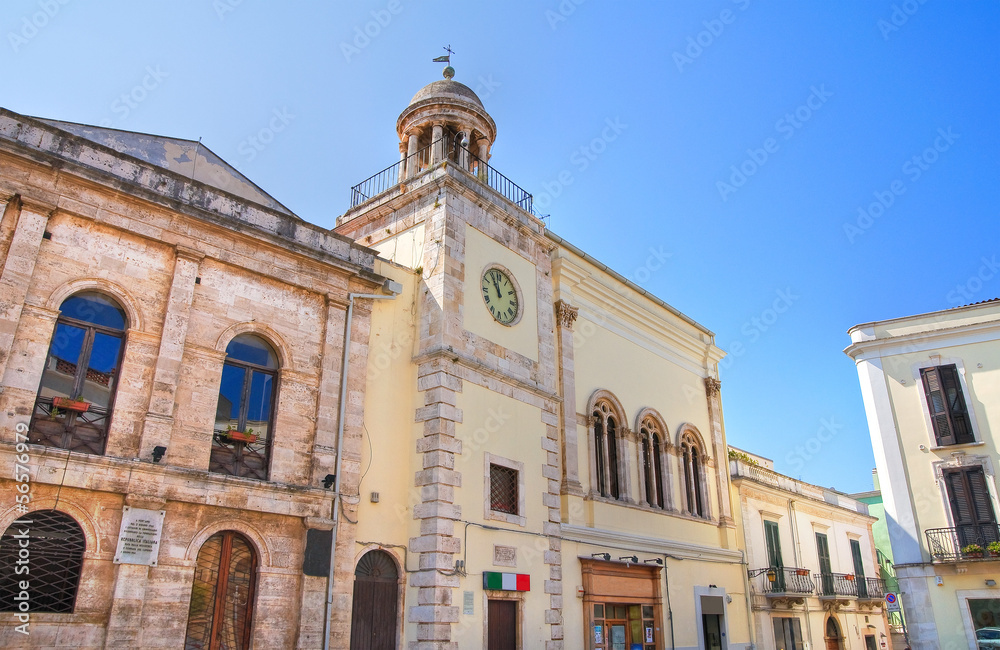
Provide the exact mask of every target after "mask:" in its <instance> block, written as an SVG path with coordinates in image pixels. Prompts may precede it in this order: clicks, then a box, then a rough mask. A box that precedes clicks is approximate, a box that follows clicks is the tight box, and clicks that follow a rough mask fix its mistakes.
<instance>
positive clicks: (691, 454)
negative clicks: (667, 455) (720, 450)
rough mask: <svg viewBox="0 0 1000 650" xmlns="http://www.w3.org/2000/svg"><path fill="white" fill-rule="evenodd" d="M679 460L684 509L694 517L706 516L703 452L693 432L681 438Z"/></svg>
mask: <svg viewBox="0 0 1000 650" xmlns="http://www.w3.org/2000/svg"><path fill="white" fill-rule="evenodd" d="M681 462H682V463H683V465H684V468H683V469H684V471H683V476H684V502H685V510H687V512H688V513H689V514H692V515H694V516H696V517H704V518H706V519H707V518H708V517H709V513H708V502H707V499H706V498H705V454H704V452H703V451H702V449H701V445H700V444H699V443H698V439H697V438H695V436H694V434H692V433H691V432H687V433H685V434H684V435H683V437H682V438H681Z"/></svg>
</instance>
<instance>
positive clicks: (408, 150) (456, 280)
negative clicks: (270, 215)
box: [336, 66, 563, 648]
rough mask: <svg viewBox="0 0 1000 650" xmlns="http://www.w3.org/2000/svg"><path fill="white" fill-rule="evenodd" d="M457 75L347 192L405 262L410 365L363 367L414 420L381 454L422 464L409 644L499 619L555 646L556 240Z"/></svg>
mask: <svg viewBox="0 0 1000 650" xmlns="http://www.w3.org/2000/svg"><path fill="white" fill-rule="evenodd" d="M454 74H455V71H454V69H452V68H451V67H450V66H449V67H447V68H445V70H444V79H442V80H439V81H435V82H433V83H430V84H428V85H427V86H425V87H424V88H422V89H421V90H420V91H418V92H417V93H416V95H414V96H413V99H412V100H411V101H410V104H409V105H408V106H407V107H406V108H405V109H404V110H403V112H402V113H401V114H400V116H399V119H398V120H397V122H396V131H397V134H398V136H399V154H400V157H399V160H398V162H396V163H395V164H393V165H392V166H390V167H388V168H387V169H385V170H383V171H382V172H379V173H378V174H375V175H374V176H372V177H370V178H369V179H367V180H365V181H363V182H362V183H360V184H358V185H357V186H355V187H354V188H352V207H351V209H350V210H349V211H348V212H347V213H345V214H344V215H343V216H341V217H340V218H339V219H338V225H337V228H336V232H337V233H339V234H342V235H346V236H348V237H350V238H352V239H354V240H355V241H357V242H359V243H361V244H363V245H365V246H368V247H371V248H373V249H375V250H376V251H378V253H379V255H380V256H381V257H382V258H383V259H387V260H390V261H391V262H393V263H395V265H398V266H396V267H394V268H397V269H400V268H401V267H405V268H406V269H409V271H408V272H409V273H411V274H412V283H413V290H412V305H406V306H405V309H404V308H400V309H403V311H405V318H397V319H396V320H395V321H394V323H393V324H392V326H391V327H389V328H387V329H386V330H385V335H386V336H391V337H393V340H394V341H396V342H397V343H401V345H402V348H401V350H402V351H401V352H400V353H399V354H400V355H402V356H403V357H405V358H406V361H408V362H409V366H408V367H407V368H406V373H400V374H406V377H407V378H408V379H406V380H405V381H404V380H400V379H397V380H396V381H395V382H393V383H389V382H386V383H384V384H378V385H376V384H373V383H372V381H371V377H370V378H369V384H368V393H367V394H366V395H365V397H364V399H365V401H366V408H367V409H368V410H370V409H372V407H373V406H378V405H381V404H385V405H386V408H387V409H399V410H400V411H403V410H405V411H406V415H405V422H406V427H408V430H406V431H379V432H376V431H372V432H371V435H372V439H373V440H375V439H379V440H391V441H392V444H391V445H385V447H386V448H384V449H374V450H373V451H372V452H371V453H372V458H374V459H376V462H378V463H395V464H397V465H398V466H399V467H400V468H408V471H407V475H408V476H410V477H412V481H411V482H410V485H408V486H407V494H406V495H401V496H399V500H400V503H401V505H400V506H398V507H397V511H399V512H401V513H403V515H402V516H401V517H399V519H400V522H401V523H399V525H400V526H402V527H405V534H406V538H407V539H408V543H407V545H406V546H407V549H406V551H407V555H408V557H409V562H410V566H408V567H405V574H404V575H405V584H404V589H405V594H404V596H403V598H402V600H403V607H404V611H405V614H404V615H403V616H404V618H405V621H406V625H405V627H406V633H405V634H406V640H407V642H408V644H409V646H410V647H413V648H457V647H459V645H461V646H462V647H478V646H481V645H482V646H485V645H486V643H485V642H484V635H487V636H488V635H492V634H494V633H503V630H499V631H497V630H494V629H493V628H494V625H495V624H497V625H499V623H498V622H499V621H500V620H502V619H503V617H505V616H514V617H515V618H517V619H519V620H522V621H524V622H525V627H524V629H532V630H535V631H537V632H533V633H532V639H531V642H535V641H536V640H537V639H538V638H539V637H541V638H542V639H544V640H545V641H552V642H555V645H556V646H559V645H560V644H561V639H562V630H563V623H562V598H563V589H562V582H561V577H562V568H561V563H562V557H561V548H560V539H559V525H560V479H561V478H562V477H563V472H562V468H561V466H560V453H559V450H560V446H559V445H560V442H559V429H558V427H559V417H560V415H559V404H560V397H559V388H558V373H557V359H556V345H557V341H556V330H555V313H554V304H553V283H552V263H551V253H552V251H553V249H554V247H555V246H556V244H555V243H554V242H553V241H552V240H551V239H550V238H547V237H546V236H545V227H544V224H543V223H542V221H541V220H539V219H538V218H537V217H535V216H534V214H533V212H532V207H531V195H529V194H528V193H527V192H525V191H524V190H522V189H521V188H520V187H518V186H517V185H516V184H515V183H514V182H512V181H511V180H509V179H508V178H507V177H505V176H504V175H503V174H501V173H499V172H498V171H497V170H496V169H495V168H494V167H493V166H492V165H491V164H490V150H491V148H492V145H493V142H494V141H495V138H496V124H495V123H494V121H493V118H492V117H490V115H489V114H488V113H487V112H486V110H485V108H484V106H483V104H482V102H481V101H480V99H479V97H477V96H476V93H475V92H473V91H472V90H471V89H470V88H469V87H467V86H465V85H463V84H461V83H459V82H457V81H455V80H454V79H453V76H454ZM374 327H376V325H375V320H374V319H373V328H374ZM404 330H407V331H406V332H404ZM374 338H375V337H374V336H373V341H374ZM373 345H377V344H376V343H374V342H373ZM394 367H397V368H398V366H394ZM403 383H405V384H406V385H407V386H408V390H409V394H408V395H402V394H401V393H402V392H404V389H403ZM382 386H385V388H382ZM381 390H385V391H387V393H386V394H375V393H377V392H378V391H381ZM400 417H402V416H400ZM367 424H368V426H369V428H372V425H371V424H370V423H367ZM401 424H402V420H401ZM386 428H389V427H386ZM345 449H346V448H345ZM410 470H412V471H410ZM363 514H364V512H359V513H358V516H359V520H360V519H361V517H362V515H363ZM393 522H394V523H396V522H395V520H393ZM363 525H364V524H363V523H362V524H359V528H360V527H361V526H363ZM386 525H388V524H386ZM361 535H362V533H361V532H359V537H360V536H361ZM359 543H360V542H359ZM353 550H354V549H352V552H353ZM338 552H339V551H338ZM501 574H503V576H504V579H506V576H507V575H508V574H512V575H516V576H517V580H515V581H514V582H511V584H512V585H513V584H516V585H517V588H516V589H515V588H510V589H504V588H500V585H501V584H504V585H506V582H503V580H501V579H500V578H496V579H495V580H494V578H492V577H491V576H494V575H496V576H499V575H501ZM488 576H490V577H489V578H488ZM489 580H494V582H495V584H494V583H491V582H489ZM511 580H513V579H511ZM518 629H521V628H520V627H519V628H518ZM525 647H527V645H525Z"/></svg>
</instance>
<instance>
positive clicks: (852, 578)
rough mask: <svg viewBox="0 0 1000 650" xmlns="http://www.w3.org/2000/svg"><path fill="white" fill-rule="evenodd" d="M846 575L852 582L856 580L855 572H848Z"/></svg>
mask: <svg viewBox="0 0 1000 650" xmlns="http://www.w3.org/2000/svg"><path fill="white" fill-rule="evenodd" d="M844 577H845V578H847V579H848V580H850V581H851V582H854V574H853V573H848V574H847V575H846V576H844Z"/></svg>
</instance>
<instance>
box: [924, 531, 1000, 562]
mask: <svg viewBox="0 0 1000 650" xmlns="http://www.w3.org/2000/svg"><path fill="white" fill-rule="evenodd" d="M924 535H925V536H926V537H927V549H928V551H930V554H931V560H932V561H934V562H964V561H966V560H984V559H985V560H990V559H993V560H996V559H1000V558H998V557H997V556H994V555H992V554H991V553H990V552H989V549H987V548H986V547H987V545H989V544H990V543H991V542H997V541H1000V525H998V524H972V525H965V526H956V527H954V528H930V529H928V530H926V531H924ZM976 547H978V549H977V548H976Z"/></svg>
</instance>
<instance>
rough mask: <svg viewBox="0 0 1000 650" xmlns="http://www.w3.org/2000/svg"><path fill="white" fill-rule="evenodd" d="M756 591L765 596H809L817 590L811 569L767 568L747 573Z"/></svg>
mask: <svg viewBox="0 0 1000 650" xmlns="http://www.w3.org/2000/svg"><path fill="white" fill-rule="evenodd" d="M747 575H748V576H749V578H750V581H751V584H752V585H753V588H754V591H756V592H757V593H758V594H764V595H765V596H789V595H800V596H804V595H808V594H811V593H813V591H815V590H816V584H815V583H813V581H812V579H811V578H810V577H809V569H798V568H795V567H767V568H764V569H751V570H750V571H748V572H747Z"/></svg>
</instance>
